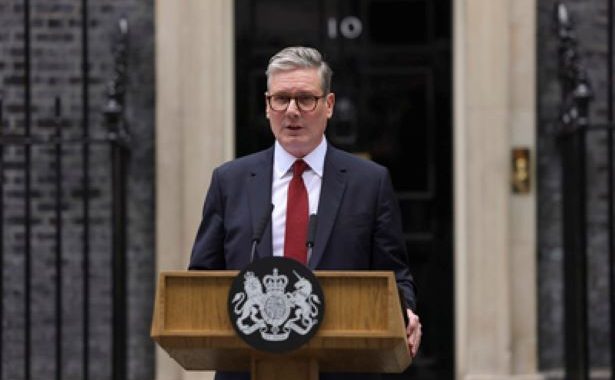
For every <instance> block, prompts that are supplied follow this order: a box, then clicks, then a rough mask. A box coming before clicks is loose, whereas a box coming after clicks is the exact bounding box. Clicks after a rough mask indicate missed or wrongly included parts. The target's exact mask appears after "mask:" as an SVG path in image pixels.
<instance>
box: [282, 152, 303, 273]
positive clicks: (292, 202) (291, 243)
mask: <svg viewBox="0 0 615 380" xmlns="http://www.w3.org/2000/svg"><path fill="white" fill-rule="evenodd" d="M305 169H307V164H306V163H305V162H304V161H303V160H297V161H295V163H294V165H293V179H291V180H290V183H289V184H288V198H287V199H286V234H285V236H284V256H285V257H289V258H291V259H295V260H297V261H299V262H300V263H302V264H304V265H306V264H307V247H306V246H305V242H306V239H307V227H308V194H307V190H306V188H305V184H304V183H303V178H302V177H301V175H302V174H303V172H304V171H305Z"/></svg>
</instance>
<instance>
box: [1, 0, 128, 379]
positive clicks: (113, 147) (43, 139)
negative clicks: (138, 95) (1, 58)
mask: <svg viewBox="0 0 615 380" xmlns="http://www.w3.org/2000/svg"><path fill="white" fill-rule="evenodd" d="M81 6H82V13H81V17H82V22H81V37H82V39H81V52H82V53H81V61H82V65H81V84H82V87H81V91H82V99H81V125H80V127H81V133H80V135H77V136H66V135H65V133H63V129H64V128H63V125H62V124H63V122H62V120H63V107H62V99H61V97H59V96H58V97H56V98H55V99H51V100H52V102H53V104H54V107H53V115H52V117H51V118H50V119H51V120H53V130H52V133H51V134H49V133H46V134H36V133H34V130H35V128H32V127H33V120H32V119H33V118H32V76H33V73H32V65H31V46H30V44H31V16H30V8H31V5H30V1H29V0H24V2H23V7H24V12H23V13H24V19H23V24H24V29H23V31H24V42H23V49H24V53H23V54H24V57H23V59H24V79H23V120H24V123H23V133H15V132H13V131H8V129H7V127H6V126H5V125H4V120H5V114H4V109H5V106H6V104H4V102H3V101H2V99H0V200H3V199H4V194H5V175H6V171H7V170H8V169H7V168H6V166H7V165H5V164H6V163H5V153H6V152H7V149H20V150H23V162H22V163H23V165H21V167H23V176H24V177H23V178H24V183H23V221H24V223H23V225H24V229H23V257H24V264H23V270H24V284H23V286H24V288H23V289H24V291H23V297H24V301H23V302H24V315H23V320H24V321H25V324H24V331H23V334H24V346H23V351H24V352H23V358H24V360H23V369H22V375H23V376H20V378H23V379H25V380H30V379H32V378H33V366H32V360H31V358H32V351H33V346H32V341H33V336H32V325H33V317H34V316H33V306H34V305H33V302H34V301H33V298H32V284H33V275H34V273H33V262H32V258H33V250H32V242H33V241H34V239H36V238H37V237H36V236H35V235H33V233H32V229H33V227H32V226H33V220H34V218H36V217H37V215H36V213H37V209H36V208H35V207H33V192H35V191H36V190H37V189H35V188H33V181H32V167H33V158H32V157H33V155H32V154H33V149H35V148H36V149H38V148H41V147H42V148H44V149H47V150H48V151H49V152H52V154H51V155H52V157H53V159H52V162H51V163H50V166H51V167H53V168H54V169H53V170H52V173H53V175H52V177H53V179H54V183H53V186H52V188H53V196H52V199H53V203H54V206H53V216H54V218H53V219H54V229H55V231H54V234H53V241H54V245H55V246H54V260H53V266H54V267H55V284H53V286H54V290H53V291H52V292H51V294H53V296H54V297H55V301H54V302H53V304H54V305H55V322H54V329H55V334H54V335H55V340H54V341H53V342H49V345H50V350H53V351H55V360H54V359H51V360H52V361H53V362H54V365H55V371H54V376H55V379H56V380H63V379H64V378H65V373H64V365H65V358H64V357H63V351H64V350H63V348H64V345H65V344H66V343H65V342H63V340H62V337H63V335H64V334H63V331H64V329H65V326H64V325H63V319H64V315H63V314H64V313H63V304H64V293H63V283H64V281H65V278H64V266H65V259H66V257H65V256H64V255H65V249H64V241H63V232H64V225H63V220H64V218H63V213H64V211H65V209H66V203H67V202H68V201H69V200H68V199H65V198H64V197H63V194H65V192H66V191H65V190H66V189H65V188H64V186H63V179H64V176H65V174H67V168H66V167H65V164H64V163H65V159H66V158H65V151H66V150H67V149H68V148H74V147H80V149H81V168H80V171H81V178H82V180H81V189H80V192H81V193H82V204H81V205H80V208H81V212H82V219H81V220H82V222H81V228H82V231H83V235H82V251H81V260H82V261H81V265H82V267H81V270H82V281H83V283H82V289H81V296H82V299H83V301H82V310H81V313H82V318H83V320H82V325H83V335H82V340H81V346H82V347H81V348H80V349H81V353H82V357H81V361H82V366H81V371H82V374H81V376H80V377H79V378H80V379H84V380H87V379H88V378H89V377H90V371H91V370H90V360H91V359H92V354H91V352H90V345H91V344H92V342H91V331H90V326H91V321H90V312H91V311H90V309H91V303H90V299H89V294H90V270H91V265H92V264H91V261H90V255H91V253H92V248H91V246H90V239H91V234H92V232H91V229H90V224H91V215H90V210H91V204H90V194H91V191H92V184H91V175H90V170H91V167H92V165H94V164H95V163H93V162H92V161H91V160H92V159H91V154H90V148H91V147H95V146H105V147H108V148H109V152H110V157H109V161H110V173H109V174H110V178H111V186H110V192H111V194H110V195H109V196H110V199H111V204H112V210H111V217H110V220H108V221H107V222H108V224H109V226H111V231H112V234H111V239H112V242H111V247H112V252H109V255H111V266H112V268H110V269H111V273H112V275H111V276H112V280H111V281H112V284H111V288H112V295H111V296H112V298H113V300H112V301H111V302H112V307H113V311H112V322H111V323H112V331H113V333H112V337H111V342H112V343H111V349H112V354H111V358H110V363H109V365H110V366H111V376H112V379H114V380H123V379H126V377H127V365H126V363H127V349H126V343H127V342H126V341H127V326H126V323H127V318H126V309H127V303H126V300H127V289H126V273H127V270H126V247H127V244H126V228H127V223H126V191H127V188H126V173H127V162H128V154H129V146H130V145H129V142H130V139H129V134H128V131H127V124H126V121H125V117H124V103H125V102H124V98H125V92H126V68H127V43H128V24H127V22H126V20H121V21H120V23H119V33H118V37H117V40H116V41H115V42H114V44H113V51H114V58H115V67H114V77H113V78H112V80H111V81H110V82H109V85H108V93H107V104H106V106H105V109H104V116H105V118H104V120H105V124H106V133H105V134H104V135H103V136H102V137H101V136H98V137H94V136H92V134H91V133H90V129H89V126H90V119H91V115H90V112H91V111H90V100H89V91H90V88H89V86H90V84H89V63H88V61H89V58H88V52H89V49H88V45H89V41H88V38H89V37H88V4H87V0H82V1H81ZM66 59H70V58H69V57H66ZM72 59H78V57H73V58H72ZM74 169H75V168H74V167H71V170H74ZM12 170H15V169H14V167H13V169H12ZM5 215H6V214H5V204H4V202H3V201H0V263H3V264H2V265H3V267H2V268H4V262H5V258H6V256H7V255H8V254H21V252H19V253H15V252H7V248H6V244H5V241H4V237H5V233H4V231H5V228H6V227H7V223H6V222H5V219H6V218H5ZM8 250H10V248H8ZM4 291H5V288H4V270H0V294H2V295H4ZM7 307H8V306H7V305H6V304H5V300H4V297H3V299H2V301H1V302H0V321H4V320H5V317H6V311H7ZM4 333H5V331H4V323H0V337H3V336H4ZM10 349H13V348H11V347H7V345H6V344H4V340H3V339H0V380H3V379H6V380H11V379H9V378H8V377H6V378H5V377H4V374H5V373H6V370H5V369H6V367H7V362H6V353H7V352H8V350H10ZM98 360H99V359H98ZM50 377H51V376H50Z"/></svg>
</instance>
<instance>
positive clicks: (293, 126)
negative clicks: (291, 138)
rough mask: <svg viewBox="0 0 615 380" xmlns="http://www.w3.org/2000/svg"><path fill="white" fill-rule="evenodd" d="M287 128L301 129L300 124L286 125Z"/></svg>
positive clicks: (292, 129)
mask: <svg viewBox="0 0 615 380" xmlns="http://www.w3.org/2000/svg"><path fill="white" fill-rule="evenodd" d="M286 128H287V129H290V130H291V131H298V130H300V129H301V126H300V125H288V126H286Z"/></svg>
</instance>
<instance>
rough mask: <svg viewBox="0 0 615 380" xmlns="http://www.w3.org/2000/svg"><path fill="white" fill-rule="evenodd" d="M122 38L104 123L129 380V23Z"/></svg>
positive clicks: (123, 373)
mask: <svg viewBox="0 0 615 380" xmlns="http://www.w3.org/2000/svg"><path fill="white" fill-rule="evenodd" d="M119 28H120V33H119V37H118V38H117V39H116V41H115V42H114V46H113V54H114V58H115V73H114V74H115V75H114V78H113V80H112V81H111V82H110V83H109V86H108V89H107V104H106V106H105V122H106V125H107V129H108V132H109V141H110V142H111V172H112V185H111V188H112V189H111V191H112V200H113V201H112V203H113V204H112V217H111V219H112V223H113V227H112V231H113V235H112V236H113V237H112V240H113V242H112V247H113V252H112V255H113V259H112V267H113V268H112V271H113V337H112V342H113V343H112V348H113V369H112V379H113V380H124V379H126V378H127V365H126V363H127V354H128V352H127V349H126V347H127V313H126V308H127V302H126V298H127V287H126V274H127V271H126V264H127V260H126V251H127V244H126V229H127V227H128V225H127V223H126V206H127V204H126V190H127V188H126V185H127V183H126V179H127V177H126V173H127V164H128V158H129V150H128V143H129V135H128V131H127V126H126V123H125V119H124V99H125V93H126V65H127V49H128V23H127V21H126V20H125V19H122V20H120V22H119Z"/></svg>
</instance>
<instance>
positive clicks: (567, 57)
mask: <svg viewBox="0 0 615 380" xmlns="http://www.w3.org/2000/svg"><path fill="white" fill-rule="evenodd" d="M607 3H608V31H607V33H608V52H607V70H606V73H605V75H606V77H607V83H608V92H607V120H606V122H605V123H603V124H592V123H590V120H589V114H590V112H589V110H590V103H591V101H592V98H593V96H594V94H593V92H592V88H591V84H590V81H589V78H588V76H587V71H586V69H585V68H584V66H583V64H582V59H581V58H580V56H579V53H578V49H577V39H576V36H575V33H574V27H573V24H572V22H571V17H570V14H569V12H568V9H567V7H566V6H565V5H564V4H562V3H556V7H555V14H554V15H555V23H556V32H557V35H558V37H559V40H560V45H559V66H560V67H559V77H560V85H561V90H562V99H561V109H560V131H559V140H560V148H561V153H562V155H561V158H562V190H563V191H562V193H563V236H564V241H563V246H564V302H565V305H564V313H565V316H564V320H565V362H566V379H588V378H589V370H590V361H589V347H588V313H589V312H591V311H590V310H589V309H588V300H587V281H588V277H587V243H588V236H587V231H588V221H587V183H588V182H587V153H588V152H587V139H588V137H589V136H592V135H593V134H598V133H602V134H606V141H607V152H606V155H607V157H606V162H607V165H606V167H607V170H606V176H607V178H606V183H607V191H606V194H607V204H608V207H607V209H606V210H603V211H604V213H606V220H607V231H606V234H607V235H608V255H609V257H608V265H609V269H608V275H609V300H608V302H609V305H610V347H611V360H610V361H611V378H612V379H613V378H615V347H614V345H615V259H614V255H615V244H614V243H615V229H614V227H615V226H614V220H615V214H614V212H615V210H614V206H613V201H614V198H615V192H614V189H615V182H614V180H615V176H614V164H615V153H614V146H613V143H614V141H613V131H614V128H615V124H614V123H613V116H614V114H613V91H614V78H613V53H614V50H613V16H614V15H613V0H607Z"/></svg>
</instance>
